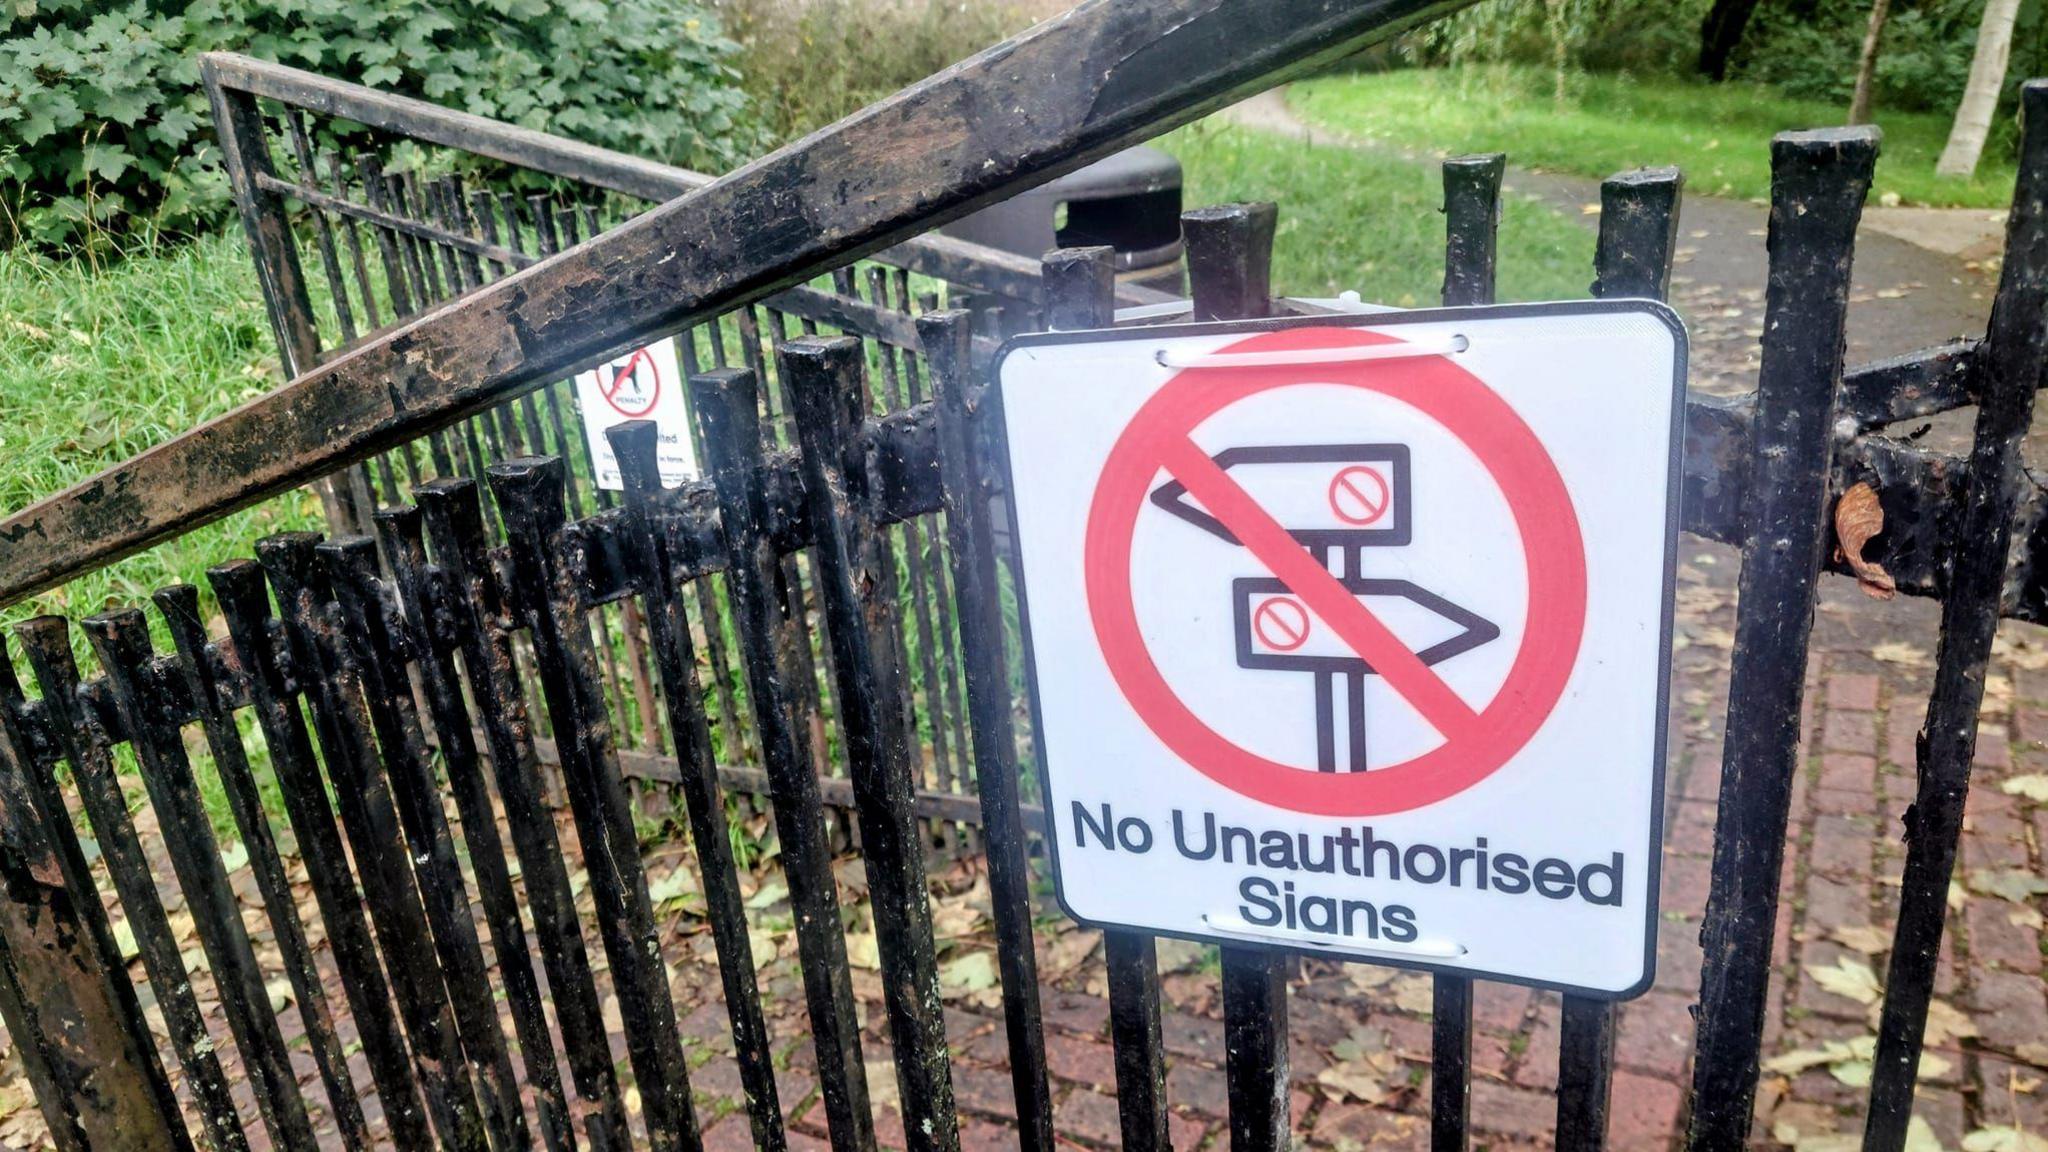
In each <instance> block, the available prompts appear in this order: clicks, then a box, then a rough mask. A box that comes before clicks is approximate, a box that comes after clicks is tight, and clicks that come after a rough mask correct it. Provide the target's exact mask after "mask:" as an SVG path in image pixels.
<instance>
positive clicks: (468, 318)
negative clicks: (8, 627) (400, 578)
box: [0, 0, 1471, 604]
mask: <svg viewBox="0 0 2048 1152" xmlns="http://www.w3.org/2000/svg"><path fill="white" fill-rule="evenodd" d="M1470 2H1471V0H1155V2H1150V3H1145V4H1130V3H1122V2H1119V0H1090V2H1088V3H1084V4H1082V5H1080V6H1079V7H1077V8H1075V9H1074V10H1073V11H1071V12H1069V13H1067V14H1065V15H1063V16H1060V17H1056V18H1054V19H1052V20H1048V21H1046V22H1044V23H1041V24H1039V25H1037V26H1036V27H1034V28H1032V29H1031V30H1029V31H1027V32H1025V33H1023V34H1022V35H1020V36H1017V37H1015V38H1013V39H1010V40H1007V41H1005V42H1003V43H1002V44H998V45H996V46H995V47H994V48H991V49H989V50H988V51H986V52H983V53H982V54H980V55H978V56H975V57H973V58H971V59H969V60H967V61H964V62H962V63H961V64H959V65H957V66H955V67H953V68H951V69H948V70H947V71H945V72H941V73H939V74H938V75H936V76H933V77H931V78H929V79H927V80H924V81H921V82H919V83H918V84H915V85H913V86H911V87H909V88H906V89H904V90H903V91H901V92H898V93H897V94H896V95H894V96H891V97H889V98H888V99H886V100H883V101H881V102H879V103H877V104H875V105H873V106H871V107H869V108H867V109H865V110H863V111H861V112H858V113H855V114H854V115H853V116H850V117H848V118H847V119H845V120H843V121H840V122H839V123H838V124H835V125H833V126H831V127H829V128H826V129H824V130H822V131H820V132H817V133H815V134H813V135H811V136H809V137H807V138H805V139H803V140H800V141H797V142H796V143H794V144H791V145H789V146H788V147H785V148H783V149H781V150H780V151H778V152H775V153H773V154H771V155H769V156H766V157H764V158H762V159H760V160H757V161H755V162H753V163H751V164H749V165H747V166H746V167H744V168H741V169H739V170H738V171H736V172H733V173H731V174H730V175H727V176H725V177H723V178H721V179H719V180H717V181H714V182H713V183H711V184H709V185H707V186H705V187H703V188H701V189H698V190H696V191H694V192H690V193H688V194H686V195H683V196H679V197H677V198H676V199H674V200H671V201H669V202H667V203H665V204H663V205H662V206H661V207H659V208H656V209H653V210H651V211H649V212H647V213H645V214H644V215H642V216H639V217H637V218H636V219H634V220H632V221H629V222H628V223H626V224H624V225H621V226H620V227H618V228H616V229H614V230H613V231H611V232H609V233H606V234H605V235H603V236H601V237H599V238H597V239H595V240H593V241H590V242H589V243H586V244H584V245H582V246H580V247H578V248H575V249H572V250H570V251H568V252H565V253H563V254H561V255H560V256H557V257H555V258H553V259H551V260H548V261H546V262H544V263H541V264H538V265H536V266H534V267H532V268H529V269H527V270H526V271H524V272H521V273H518V274H516V275H513V276H509V277H506V278H505V279H503V280H499V281H497V282H495V283H493V284H491V285H490V286H488V287H486V288H483V289H480V290H478V291H476V292H474V293H472V294H471V295H469V296H466V297H464V298H462V299H460V300H458V301H454V302H451V303H449V304H447V305H445V306H443V307H441V308H439V309H437V310H435V311H433V312H431V313H428V314H426V315H424V316H422V317H420V318H419V319H417V320H415V321H413V322H412V323H410V324H408V325H406V326H404V327H402V328H399V329H396V330H394V331H392V332H391V333H389V334H388V335H386V336H384V337H382V338H380V339H378V340H376V341H373V342H370V343H366V344H364V345H362V346H361V347H359V348H356V349H355V350H353V351H351V352H349V353H347V354H345V355H343V356H340V357H338V358H336V359H335V360H333V361H330V362H328V363H327V364H324V365H321V366H320V367H318V368H316V369H313V370H311V371H308V372H306V373H304V374H302V375H300V376H299V377H298V378H297V379H295V380H293V381H291V382H290V383H288V384H286V385H284V386H283V387H282V388H279V389H278V390H276V391H274V392H271V393H269V394H268V395H265V396H263V397H261V398H260V399H257V400H254V401H252V402H250V403H249V404H247V405H245V406H243V407H241V408H238V409H236V410H234V411H233V412H229V413H227V414H225V415H223V416H221V417H219V418H217V419H215V420H212V421H210V422H208V423H206V424H203V425H201V426H199V427H197V428H195V429H193V430H191V431H190V432H187V433H185V434H183V435H181V436H179V437H177V438H176V439H174V440H170V441H167V442H166V443H164V444H161V445H159V446H157V447H156V448H153V449H151V450H149V451H148V452H145V453H143V454H141V455H139V456H137V457H135V458H134V459H132V460H129V461H127V462H126V463H123V464H120V465H118V466H116V467H114V468H112V469H109V470H108V471H106V472H103V473H101V474H100V475H98V476H96V477H94V478H92V479H90V480H88V481H85V482H84V483H82V484H79V485H77V486H76V487H73V488H71V489H69V490H68V491H65V492H62V493H59V494H58V495H56V496H53V497H51V498H49V499H47V500H45V501H43V502H41V503H39V504H37V505H35V506H33V507H30V508H28V509H26V510H24V511H22V512H20V513H19V514H17V515H15V516H13V517H11V518H9V519H8V520H7V521H6V522H5V523H0V604H4V603H10V602H13V601H15V600H19V599H20V598H22V597H24V596H27V595H30V594H32V593H34V592H37V591H40V590H42V589H45V588H49V587H51V586H53V585H55V584H58V583H61V582H63V581H65V580H68V579H70V578H71V577H73V576H76V575H78V574H79V573H81V572H85V571H88V570H90V569H92V568H95V567H99V566H102V565H105V564H108V563H110V562H112V561H114V560H118V559H120V558H121V557H123V556H127V555H130V554H132V553H134V552H136V551H139V550H141V549H143V548H147V547H148V546H150V545H151V544H153V543H155V542H157V541H160V540H163V539H165V538H167V537H170V536H173V535H176V534H178V533H181V532H185V531H188V530H190V529H191V528H193V527H196V526H198V525H200V524H204V523H207V522H209V521H212V520H215V519H218V518H220V517H221V516H224V515H227V514H228V513H230V512H233V511H235V510H237V509H239V508H243V507H246V506H248V505H250V504H252V503H255V502H257V501H259V500H262V499H264V498H266V497H269V496H272V495H275V494H277V493H279V492H283V491H285V490H287V489H289V488H291V487H293V486H294V485H297V484H299V483H301V482H303V481H305V480H306V479H308V478H310V477H314V476H320V475H324V474H326V473H328V472H331V471H333V470H334V469H336V468H338V467H341V466H343V465H346V464H350V463H353V462H355V461H359V460H362V459H365V458H367V457H369V456H371V455H373V454H374V453H376V452H379V451H382V450H384V449H387V448H391V447H394V446H396V445H398V444H401V443H404V442H406V441H408V440H412V439H414V438H416V437H418V436H421V435H423V434H425V433H427V432H430V431H432V430H434V429H436V428H439V427H442V426H445V425H447V424H449V423H452V422H453V421H455V420H458V419H460V418H462V417H463V416H466V415H468V414H470V413H474V412H477V411H480V410H482V409H484V408H486V407H488V406H490V405H492V404H495V403H497V402H499V401H502V400H505V399H507V398H508V397H511V396H515V395H517V394H519V393H520V392H522V391H525V390H527V389H530V388H533V387H537V386H539V385H540V384H542V383H544V382H547V381H551V380H558V379H561V378H563V377H565V376H567V375H570V374H572V373H574V372H576V371H578V370H580V369H582V368H585V367H587V366H589V365H592V364H595V363H597V362H599V361H600V360H602V359H603V358H604V357H605V356H607V355H608V354H610V353H611V352H612V351H613V350H615V349H617V348H620V347H622V346H625V345H629V344H631V343H634V342H637V341H641V340H645V339H647V338H649V337H651V336H654V335H656V334H659V333H662V332H665V331H673V330H676V329H678V328H681V327H684V326H686V325H689V324H692V323H695V322H697V321H700V320H704V319H709V318H710V317H712V316H715V315H717V314H719V313H721V312H724V311H727V310H729V309H731V308H733V307H735V306H738V305H741V304H745V303H747V302H750V301H753V300H757V299H759V298H761V297H763V296H766V295H768V294H770V293H772V292H774V291H776V290H778V289H780V288H783V287H786V286H788V285H791V284H794V283H797V282H799V281H801V280H804V279H807V278H809V277H812V276H815V275H818V274H820V273H823V272H825V271H828V270H829V269H831V268H833V267H835V266H838V265H841V264H845V263H846V262H848V261H850V260H853V259H856V258H858V257H860V256H864V255H866V254H868V253H871V252H874V251H877V250H879V249H881V248H884V247H887V246H889V245H891V244H893V243H896V242H897V241H900V240H903V239H906V238H907V237H910V236H912V235H914V234H916V233H918V232H922V231H925V230H927V229H930V228H932V227H934V226H936V225H938V224H940V223H943V222H945V221H946V220H950V219H952V218H954V217H957V216H960V215H963V214H965V213H967V212H969V211H972V210H973V209H975V208H977V207H979V206H981V205H983V204H986V203H989V202H991V201H994V200H996V199H999V198H1001V197H1004V196H1008V195H1013V194H1015V193H1017V192H1020V191H1023V190H1024V189H1027V188H1030V187H1033V186H1035V185H1037V184H1041V183H1044V182H1045V181H1047V180H1050V179H1053V178H1054V177H1056V176H1059V175H1061V174H1063V173H1065V172H1068V171H1071V170H1073V169H1075V168H1078V167H1080V166H1081V165H1083V164H1086V163H1088V162H1089V161H1091V160H1094V159H1096V158H1098V157H1101V156H1104V155H1107V154H1108V153H1110V152H1112V151H1115V150H1116V149H1118V148H1121V147H1123V146H1125V145H1127V144H1130V143H1133V142H1135V141H1137V140H1140V139H1143V138H1146V137H1149V136H1151V135H1154V134H1156V133H1159V132H1162V131H1164V130H1166V129H1169V128H1172V127H1175V126H1177V125H1179V124H1182V123H1185V122H1187V121H1189V120H1192V119H1194V118H1196V117H1197V116H1200V115H1202V114H1203V113H1205V112H1208V111H1211V110H1213V109H1215V108H1218V107H1221V106H1222V105H1224V104H1226V103H1228V102H1229V101H1231V100H1233V99H1236V98H1239V97H1242V96H1244V95H1247V94H1249V93H1250V92H1253V91H1256V90H1258V89H1260V88H1264V87H1268V86H1271V85H1272V84H1275V83H1278V82H1280V81H1281V80H1284V79H1286V78H1287V77H1288V76H1290V75H1292V74H1294V73H1297V72H1299V71H1302V70H1304V69H1306V68H1310V67H1313V66H1314V65H1316V64H1318V63H1321V62H1324V61H1327V60H1330V59H1334V58H1336V57H1338V56H1341V55H1344V54H1345V53H1348V52H1352V51H1356V50H1357V49H1359V48H1362V47H1364V46H1366V45H1368V44H1370V43H1373V42H1376V41H1379V40H1383V39H1385V38H1387V37H1389V36H1392V35H1394V34H1395V33H1397V32H1400V31H1402V30H1404V29H1406V28H1410V27H1413V26H1415V25H1417V24H1419V23H1422V22H1424V21H1426V20H1428V19H1430V18H1433V17H1435V16H1439V15H1442V14H1444V13H1446V12H1450V11H1453V10H1455V9H1457V8H1460V7H1463V6H1465V5H1466V4H1468V3H1470Z"/></svg>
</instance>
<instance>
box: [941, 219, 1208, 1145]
mask: <svg viewBox="0 0 2048 1152" xmlns="http://www.w3.org/2000/svg"><path fill="white" fill-rule="evenodd" d="M1040 275H1041V276H1042V278H1043V280H1044V283H1045V323H1046V327H1047V328H1049V329H1052V330H1054V331H1071V330H1076V329H1087V328H1107V327H1109V326H1110V325H1111V324H1113V323H1114V322H1115V312H1116V250H1115V249H1114V248H1110V247H1108V246H1106V245H1102V246H1096V247H1090V248H1062V249H1058V250H1056V251H1053V252H1048V253H1046V255H1045V259H1044V260H1043V261H1042V262H1041V264H1040ZM960 315H963V316H968V317H969V319H968V321H967V322H966V324H967V325H968V326H970V327H971V325H972V324H973V322H974V321H973V318H972V314H970V313H966V312H964V311H963V312H961V313H960ZM972 364H973V358H972V355H971V349H970V350H969V352H967V353H964V354H962V356H961V358H960V359H959V360H957V361H956V362H955V364H954V366H953V369H954V371H957V372H958V373H960V376H961V378H962V379H963V380H964V378H965V377H966V376H967V374H968V373H969V372H970V371H971V367H970V366H971V365H972ZM963 387H964V385H963ZM961 434H962V435H985V434H986V430H985V429H982V430H981V431H980V432H971V431H968V430H963V432H962V433H961ZM993 575H994V574H993V572H991V579H993ZM991 611H999V609H991ZM999 683H1001V684H1003V685H1004V686H1005V692H1004V695H1005V700H1004V703H1003V706H1004V708H1005V709H1006V710H1007V708H1008V701H1007V696H1008V692H1007V686H1008V683H1009V681H1008V672H1007V668H1006V669H1005V671H1004V673H1003V679H1002V680H1000V681H999ZM1006 727H1007V724H1006ZM1040 778H1041V779H1043V774H1042V773H1041V776H1040ZM982 786H983V787H984V788H986V787H987V782H986V780H984V781H983V784H982ZM1046 818H1047V819H1049V820H1050V819H1058V818H1059V817H1058V814H1057V813H1055V812H1053V811H1052V809H1051V808H1050V807H1048V808H1047V809H1046ZM1102 950H1103V959H1104V962H1105V964H1106V966H1107V968H1108V981H1109V1026H1110V1040H1111V1042H1112V1043H1113V1044H1114V1046H1115V1049H1116V1088H1117V1113H1118V1119H1119V1121H1120V1122H1121V1124H1122V1128H1123V1141H1124V1147H1125V1148H1126V1149H1129V1150H1131V1152H1166V1150H1167V1149H1168V1148H1170V1147H1171V1134H1170V1132H1169V1130H1168V1124H1167V1121H1168V1116H1167V1111H1166V1054H1165V1046H1164V1044H1163V1043H1162V1042H1161V1040H1160V1033H1159V959H1158V952H1157V948H1156V947H1155V946H1154V944H1153V942H1152V937H1150V936H1148V935H1145V934H1143V933H1138V932H1127V931H1122V930H1119V929H1104V930H1103V933H1102ZM1008 989H1009V986H1008V985H1007V984H1006V985H1004V990H1005V992H1006V993H1007V992H1008Z"/></svg>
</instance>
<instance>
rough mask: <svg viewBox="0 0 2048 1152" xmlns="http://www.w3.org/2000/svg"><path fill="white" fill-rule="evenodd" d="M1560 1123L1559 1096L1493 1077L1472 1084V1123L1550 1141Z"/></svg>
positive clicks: (1506, 1133)
mask: <svg viewBox="0 0 2048 1152" xmlns="http://www.w3.org/2000/svg"><path fill="white" fill-rule="evenodd" d="M1556 1125H1557V1097H1555V1096H1553V1095H1551V1094H1550V1093H1548V1092H1531V1091H1528V1090H1527V1089H1523V1088H1510V1087H1508V1086H1507V1085H1505V1084H1498V1083H1495V1082H1494V1081H1492V1080H1478V1081H1474V1082H1473V1084H1472V1126H1473V1127H1474V1128H1477V1129H1479V1130H1480V1131H1482V1132H1498V1133H1500V1134H1501V1135H1503V1136H1517V1137H1521V1138H1523V1139H1528V1140H1545V1141H1547V1140H1548V1139H1549V1138H1550V1136H1551V1135H1552V1133H1553V1130H1554V1129H1555V1127H1556Z"/></svg>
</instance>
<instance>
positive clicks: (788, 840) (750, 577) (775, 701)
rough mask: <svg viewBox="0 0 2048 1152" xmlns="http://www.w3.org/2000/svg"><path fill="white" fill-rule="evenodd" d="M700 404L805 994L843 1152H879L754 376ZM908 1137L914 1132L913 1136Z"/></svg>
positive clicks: (706, 386) (725, 384) (716, 379)
mask: <svg viewBox="0 0 2048 1152" xmlns="http://www.w3.org/2000/svg"><path fill="white" fill-rule="evenodd" d="M690 396H691V400H692V403H693V405H694V407H695V409H696V413H697V419H698V421H699V423H700V424H701V426H702V428H703V434H704V452H705V462H706V470H707V471H708V472H709V474H710V476H711V480H712V483H713V485H714V486H715V487H716V489H717V491H718V511H719V521H720V524H721V530H722V532H723V533H724V537H725V546H726V552H727V554H728V556H729V557H730V564H729V565H728V567H727V569H726V577H727V583H726V587H727V589H728V590H729V591H730V593H731V595H732V611H733V619H734V623H735V625H736V626H737V629H738V632H739V640H740V649H741V662H742V663H743V664H744V665H745V667H746V670H747V685H748V688H749V696H750V697H751V699H752V700H753V704H754V717H755V727H756V730H757V732H758V734H759V736H760V738H761V760H762V764H763V766H764V767H765V768H766V769H767V770H768V777H769V785H770V787H771V788H772V789H773V792H774V802H775V824H776V829H777V832H778V834H779V836H780V838H781V841H782V867H783V873H784V875H785V876H786V877H787V879H788V882H789V898H790V906H791V907H792V908H793V909H795V912H796V924H797V944H798V948H799V950H800V959H801V963H802V966H803V979H804V995H805V1000H806V1002H807V1003H808V1005H809V1008H810V1019H811V1028H812V1032H813V1034H814V1036H815V1043H816V1049H817V1057H818V1082H819V1084H820V1086H821V1090H822V1092H823V1094H824V1099H825V1110H826V1119H827V1121H828V1124H829V1127H830V1130H831V1136H832V1147H833V1150H834V1152H873V1150H874V1147H875V1132H874V1120H873V1117H872V1116H871V1115H870V1113H869V1110H868V1085H867V1071H866V1069H865V1067H864V1066H863V1065H862V1063H861V1052H860V1024H859V1016H858V1015H857V1014H856V1012H855V1009H854V1003H853V987H852V984H851V982H850V980H849V978H848V975H847V968H846V941H845V939H844V938H843V937H842V936H841V935H840V930H839V899H838V893H837V891H836V890H835V881H834V879H833V876H832V853H831V846H830V844H829V843H828V841H827V839H826V836H825V822H824V816H823V812H822V810H821V809H822V804H821V802H820V800H819V796H818V774H817V770H816V768H815V767H814V766H813V765H812V762H811V756H810V750H809V746H808V745H807V744H806V742H805V741H804V740H802V739H801V738H800V737H799V735H798V733H797V731H796V725H795V720H794V715H793V711H792V705H793V704H794V703H795V699H794V698H795V696H796V694H797V693H799V692H801V691H802V688H801V687H799V686H798V685H799V683H800V681H801V678H802V677H803V676H804V675H805V671H804V669H805V668H806V667H808V664H807V662H806V661H805V659H804V655H803V654H802V653H799V652H798V651H797V649H798V648H799V647H800V646H805V647H807V646H808V645H809V643H810V638H809V636H808V635H806V634H805V630H804V628H803V627H802V625H801V623H800V622H799V621H798V620H796V619H793V618H791V617H790V616H789V614H788V612H789V610H788V608H787V605H786V601H784V600H783V599H782V598H781V597H780V596H778V595H776V590H775V588H776V573H777V571H778V569H779V566H778V563H777V557H776V554H775V547H774V544H773V543H772V542H771V540H770V539H769V533H768V497H767V491H766V476H765V475H764V469H765V467H766V463H765V460H764V458H763V456H762V454H761V430H760V412H761V408H760V402H759V400H758V399H757V397H756V393H755V381H754V374H753V373H752V372H749V371H747V370H746V369H744V368H720V369H714V370H713V371H710V372H706V373H703V374H701V375H698V376H695V377H693V378H692V379H691V381H690ZM906 1127H907V1125H906Z"/></svg>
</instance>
